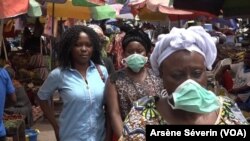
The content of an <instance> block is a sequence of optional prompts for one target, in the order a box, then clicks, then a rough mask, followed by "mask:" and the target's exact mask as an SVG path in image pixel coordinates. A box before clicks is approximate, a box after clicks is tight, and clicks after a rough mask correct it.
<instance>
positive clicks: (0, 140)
mask: <svg viewBox="0 0 250 141" xmlns="http://www.w3.org/2000/svg"><path fill="white" fill-rule="evenodd" d="M0 88H1V90H0V141H5V140H6V131H5V127H4V123H3V114H4V105H5V99H6V96H8V98H10V100H11V102H13V103H15V102H16V95H15V88H14V86H13V84H12V81H11V79H10V76H9V74H8V72H7V71H6V69H4V68H3V67H1V66H0Z"/></svg>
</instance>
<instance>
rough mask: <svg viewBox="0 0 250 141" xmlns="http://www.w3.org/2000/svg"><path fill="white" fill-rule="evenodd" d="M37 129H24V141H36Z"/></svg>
mask: <svg viewBox="0 0 250 141" xmlns="http://www.w3.org/2000/svg"><path fill="white" fill-rule="evenodd" d="M38 133H39V130H38V129H35V130H34V129H25V141H37V135H38Z"/></svg>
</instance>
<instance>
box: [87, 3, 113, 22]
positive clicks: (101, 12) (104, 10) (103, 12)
mask: <svg viewBox="0 0 250 141" xmlns="http://www.w3.org/2000/svg"><path fill="white" fill-rule="evenodd" d="M91 12H92V18H93V19H94V20H104V19H109V18H115V17H116V11H115V9H114V8H112V6H110V5H103V6H96V7H91Z"/></svg>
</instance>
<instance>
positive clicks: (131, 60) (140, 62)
mask: <svg viewBox="0 0 250 141" xmlns="http://www.w3.org/2000/svg"><path fill="white" fill-rule="evenodd" d="M147 61H148V57H145V56H143V55H140V54H136V53H135V54H132V55H129V56H128V57H127V58H125V59H123V62H125V63H126V64H127V66H128V67H129V68H130V69H131V70H132V71H134V72H139V71H140V70H141V68H143V67H144V65H145V64H146V63H147Z"/></svg>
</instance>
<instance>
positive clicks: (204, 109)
mask: <svg viewBox="0 0 250 141" xmlns="http://www.w3.org/2000/svg"><path fill="white" fill-rule="evenodd" d="M167 98H168V102H169V104H170V106H171V107H172V108H173V109H181V110H184V111H188V112H192V113H200V114H204V113H210V112H212V111H215V110H217V109H218V108H219V107H220V101H219V98H218V97H217V96H216V95H215V94H214V93H213V92H212V91H208V90H206V89H205V88H203V87H202V86H201V85H200V84H198V83H197V82H195V81H194V80H191V79H188V80H186V81H185V82H183V83H182V84H181V85H180V86H179V87H177V88H176V90H175V91H174V92H173V93H172V95H171V96H167ZM172 98H173V101H174V105H172V104H171V102H170V101H169V100H170V99H172Z"/></svg>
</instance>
